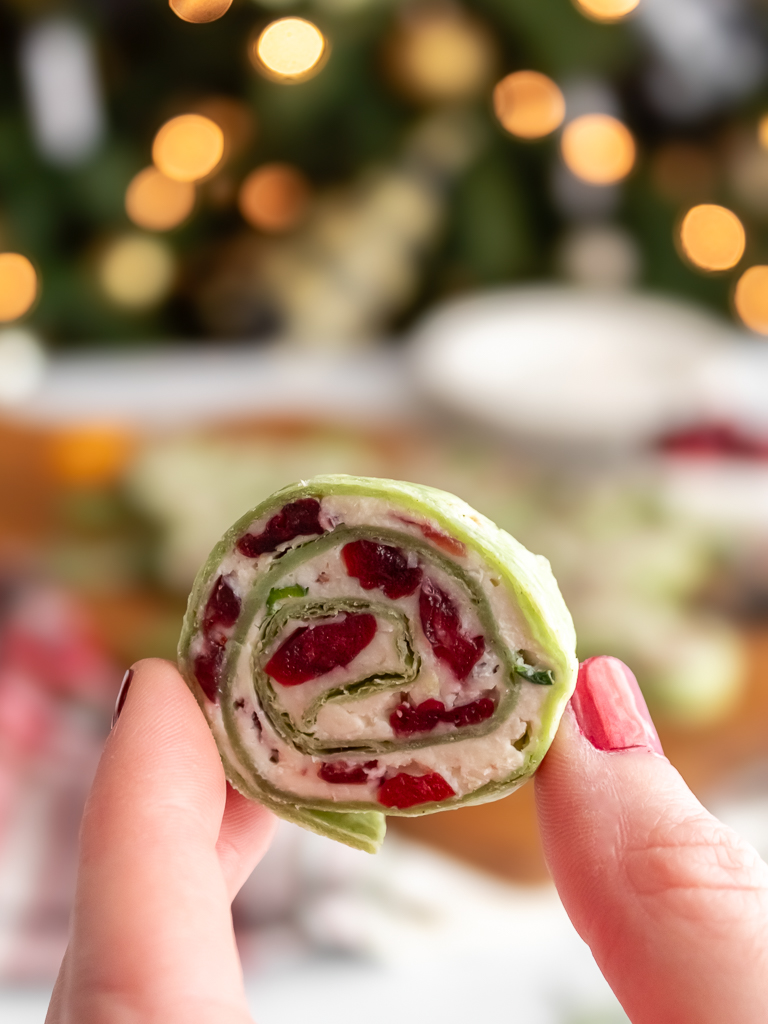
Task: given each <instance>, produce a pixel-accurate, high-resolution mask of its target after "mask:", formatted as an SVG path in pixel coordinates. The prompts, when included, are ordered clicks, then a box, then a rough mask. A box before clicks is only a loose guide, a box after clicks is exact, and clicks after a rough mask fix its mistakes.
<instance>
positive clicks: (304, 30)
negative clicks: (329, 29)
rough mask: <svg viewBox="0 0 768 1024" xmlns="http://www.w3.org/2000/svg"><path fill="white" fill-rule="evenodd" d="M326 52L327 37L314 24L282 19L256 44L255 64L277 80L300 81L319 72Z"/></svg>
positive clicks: (253, 59) (304, 20) (270, 27)
mask: <svg viewBox="0 0 768 1024" xmlns="http://www.w3.org/2000/svg"><path fill="white" fill-rule="evenodd" d="M325 49H326V41H325V37H324V36H323V33H322V32H321V31H320V29H319V28H318V27H317V26H316V25H313V24H312V22H311V21H307V20H306V19H305V18H279V19H278V20H277V21H273V22H272V23H271V24H269V25H267V27H266V28H265V29H264V31H263V32H262V33H261V35H260V36H259V37H258V39H257V40H256V43H255V45H254V47H253V51H252V53H253V56H252V61H253V64H254V66H255V67H256V68H257V69H258V70H260V71H261V70H266V72H267V73H268V74H270V75H271V76H274V77H275V78H278V79H283V80H292V81H299V80H302V79H305V78H309V76H310V75H312V74H314V73H315V72H316V71H318V70H319V67H318V65H319V64H320V61H321V59H322V57H323V55H324V53H325Z"/></svg>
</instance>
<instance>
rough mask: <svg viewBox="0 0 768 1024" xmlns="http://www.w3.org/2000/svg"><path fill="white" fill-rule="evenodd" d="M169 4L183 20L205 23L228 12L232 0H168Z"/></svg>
mask: <svg viewBox="0 0 768 1024" xmlns="http://www.w3.org/2000/svg"><path fill="white" fill-rule="evenodd" d="M168 6H169V7H170V8H171V10H172V11H173V13H174V14H177V15H178V16H179V17H180V18H181V20H182V21H191V22H192V23H193V24H194V25H205V24H207V23H208V22H209V21H216V19H217V18H220V17H221V16H222V14H226V13H227V11H228V10H229V8H230V7H231V6H232V0H168Z"/></svg>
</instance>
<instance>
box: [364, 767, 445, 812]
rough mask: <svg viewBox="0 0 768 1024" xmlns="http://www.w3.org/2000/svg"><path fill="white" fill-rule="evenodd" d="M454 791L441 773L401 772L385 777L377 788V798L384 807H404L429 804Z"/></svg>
mask: <svg viewBox="0 0 768 1024" xmlns="http://www.w3.org/2000/svg"><path fill="white" fill-rule="evenodd" d="M455 795H456V791H455V790H454V789H452V788H451V786H449V785H448V783H447V782H446V781H445V779H444V778H443V776H442V775H440V774H438V772H431V773H430V774H429V775H407V774H406V773H405V772H401V773H400V774H399V775H395V776H394V778H391V779H387V781H386V782H384V783H383V784H382V785H381V787H380V788H379V792H378V796H377V799H378V801H379V803H380V804H383V805H384V806H385V807H397V808H399V809H401V810H402V809H404V808H406V807H413V806H414V805H415V804H431V803H436V802H437V801H438V800H447V799H448V797H449V796H455Z"/></svg>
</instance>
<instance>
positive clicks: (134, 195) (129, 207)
mask: <svg viewBox="0 0 768 1024" xmlns="http://www.w3.org/2000/svg"><path fill="white" fill-rule="evenodd" d="M194 205H195V186H194V185H193V184H192V183H191V182H189V181H174V179H173V178H166V176H165V175H164V174H161V173H160V171H158V169H157V168H156V167H145V168H144V170H143V171H139V173H138V174H137V175H136V176H135V177H134V178H133V180H132V181H131V183H130V185H129V186H128V188H127V190H126V193H125V212H126V213H127V214H128V216H129V217H130V219H131V220H132V221H133V223H134V224H135V225H136V226H137V227H140V228H145V229H146V230H147V231H170V229H171V228H175V227H177V226H178V225H179V224H181V223H182V221H184V220H186V219H187V217H188V216H189V215H190V213H191V212H192V209H193V208H194Z"/></svg>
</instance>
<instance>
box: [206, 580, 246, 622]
mask: <svg viewBox="0 0 768 1024" xmlns="http://www.w3.org/2000/svg"><path fill="white" fill-rule="evenodd" d="M239 614H240V598H239V597H238V596H237V595H236V594H235V592H234V590H232V588H231V587H230V585H229V583H227V581H226V580H225V579H224V577H223V576H219V578H218V579H217V580H216V582H215V583H214V585H213V590H212V591H211V596H210V597H209V598H208V604H207V605H206V606H205V615H204V617H203V622H204V626H205V628H206V631H207V630H208V629H210V627H211V626H216V625H219V626H234V624H235V623H236V622H237V617H238V615H239Z"/></svg>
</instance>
